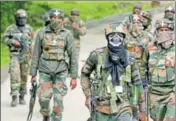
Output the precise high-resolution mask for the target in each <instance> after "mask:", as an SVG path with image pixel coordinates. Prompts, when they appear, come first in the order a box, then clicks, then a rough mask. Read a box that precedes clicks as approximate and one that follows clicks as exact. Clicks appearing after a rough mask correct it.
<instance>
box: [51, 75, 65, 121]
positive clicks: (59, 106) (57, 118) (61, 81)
mask: <svg viewBox="0 0 176 121" xmlns="http://www.w3.org/2000/svg"><path fill="white" fill-rule="evenodd" d="M66 76H67V72H61V73H58V74H56V75H55V77H54V84H53V95H54V105H53V113H52V118H53V121H61V120H62V112H63V110H64V105H63V97H64V96H65V95H66V94H67V90H68V87H67V85H66Z"/></svg>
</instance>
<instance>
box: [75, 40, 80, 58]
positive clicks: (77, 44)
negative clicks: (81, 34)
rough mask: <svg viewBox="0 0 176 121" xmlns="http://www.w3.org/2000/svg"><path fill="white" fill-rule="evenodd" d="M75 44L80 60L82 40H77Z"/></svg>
mask: <svg viewBox="0 0 176 121" xmlns="http://www.w3.org/2000/svg"><path fill="white" fill-rule="evenodd" d="M75 44H76V51H77V57H78V60H79V54H80V40H78V39H75Z"/></svg>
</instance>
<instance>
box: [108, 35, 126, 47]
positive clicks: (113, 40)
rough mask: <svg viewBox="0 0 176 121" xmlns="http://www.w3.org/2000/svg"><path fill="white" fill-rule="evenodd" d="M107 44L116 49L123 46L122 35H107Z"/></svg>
mask: <svg viewBox="0 0 176 121" xmlns="http://www.w3.org/2000/svg"><path fill="white" fill-rule="evenodd" d="M107 38H108V44H109V45H111V46H112V47H118V46H120V45H122V44H123V39H124V38H123V35H119V34H117V33H113V34H110V35H108V37H107Z"/></svg>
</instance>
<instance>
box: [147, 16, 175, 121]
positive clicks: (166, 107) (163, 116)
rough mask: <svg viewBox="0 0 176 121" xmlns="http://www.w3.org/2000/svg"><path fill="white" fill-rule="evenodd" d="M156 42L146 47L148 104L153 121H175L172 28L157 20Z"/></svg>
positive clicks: (171, 25)
mask: <svg viewBox="0 0 176 121" xmlns="http://www.w3.org/2000/svg"><path fill="white" fill-rule="evenodd" d="M155 25H156V40H155V42H154V43H150V44H149V45H148V52H149V57H148V58H149V60H148V66H149V70H148V73H149V84H150V88H149V99H150V100H149V102H150V115H151V118H152V119H153V121H176V116H175V114H176V103H175V43H174V38H175V37H174V36H175V35H174V26H173V24H172V23H171V21H169V20H167V19H162V20H157V21H156V23H155Z"/></svg>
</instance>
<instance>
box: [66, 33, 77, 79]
mask: <svg viewBox="0 0 176 121" xmlns="http://www.w3.org/2000/svg"><path fill="white" fill-rule="evenodd" d="M66 41H67V45H66V49H67V53H68V56H69V60H70V61H69V62H70V64H69V65H70V67H69V70H70V76H71V77H72V78H77V76H78V58H77V51H76V44H75V41H74V39H73V35H72V33H71V32H69V33H68V35H67V38H66Z"/></svg>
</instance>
